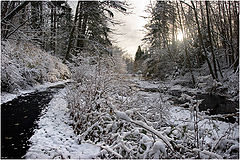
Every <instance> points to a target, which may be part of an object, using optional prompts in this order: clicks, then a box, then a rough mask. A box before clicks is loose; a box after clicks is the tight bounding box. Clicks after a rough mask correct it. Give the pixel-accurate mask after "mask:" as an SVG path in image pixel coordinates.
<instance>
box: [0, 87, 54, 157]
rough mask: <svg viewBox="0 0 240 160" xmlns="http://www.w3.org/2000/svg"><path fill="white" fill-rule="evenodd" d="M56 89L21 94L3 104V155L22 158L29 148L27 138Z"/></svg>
mask: <svg viewBox="0 0 240 160" xmlns="http://www.w3.org/2000/svg"><path fill="white" fill-rule="evenodd" d="M53 93H54V91H50V90H48V91H42V92H36V93H31V94H28V95H25V96H19V97H18V98H15V99H14V100H12V101H9V102H7V103H4V104H2V105H1V126H2V128H1V153H2V154H1V157H2V158H21V157H22V156H23V155H24V154H25V153H26V150H27V149H28V148H29V147H28V143H27V140H28V139H29V138H30V137H31V136H32V134H33V129H34V128H35V127H36V124H35V121H36V120H37V119H38V117H39V116H40V113H41V111H42V110H43V109H44V108H45V107H46V105H47V104H48V103H49V102H50V100H51V99H52V94H53Z"/></svg>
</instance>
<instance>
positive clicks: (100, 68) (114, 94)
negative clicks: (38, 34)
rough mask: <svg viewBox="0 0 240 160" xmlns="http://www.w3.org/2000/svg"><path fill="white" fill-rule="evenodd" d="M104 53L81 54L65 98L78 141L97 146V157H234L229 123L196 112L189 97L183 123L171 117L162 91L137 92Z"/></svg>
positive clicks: (73, 69) (196, 106) (236, 143)
mask: <svg viewBox="0 0 240 160" xmlns="http://www.w3.org/2000/svg"><path fill="white" fill-rule="evenodd" d="M110 59H111V58H109V57H108V56H105V57H104V56H96V55H95V56H90V55H89V54H88V53H82V54H81V57H79V59H78V61H77V63H76V65H75V66H72V71H73V77H74V79H75V81H76V83H75V84H72V85H71V86H69V87H68V93H67V99H68V107H69V108H70V114H71V116H72V119H73V124H72V126H73V129H74V131H75V133H76V134H77V135H78V139H79V143H81V142H88V143H93V144H95V145H98V146H99V147H100V148H101V149H102V150H101V152H100V153H99V155H98V158H140V159H147V158H149V159H153V158H178V159H179V158H229V157H232V158H237V155H236V153H237V152H236V150H237V148H238V144H239V143H238V142H237V141H238V140H237V136H236V135H234V133H235V130H234V131H233V129H231V128H234V127H235V126H236V125H237V124H229V129H228V130H225V131H224V132H223V129H222V128H221V127H222V126H224V127H226V125H225V124H224V125H221V124H219V122H218V121H215V120H213V119H212V117H211V116H208V115H207V114H205V113H202V112H199V111H198V105H199V104H200V102H198V101H195V100H193V97H191V96H186V95H185V96H184V95H183V96H182V97H181V98H186V99H189V100H190V102H191V103H189V110H188V112H186V113H184V115H178V116H183V117H185V118H184V119H183V120H182V121H181V122H179V123H177V122H174V119H173V120H170V119H171V117H170V114H169V110H170V107H171V106H170V104H169V102H167V101H166V100H167V98H166V97H164V93H156V94H154V93H151V95H148V93H146V92H141V91H139V90H137V89H136V88H134V87H133V86H134V85H135V84H132V81H130V80H129V79H128V77H124V76H122V75H120V74H117V70H118V69H115V70H114V69H113V68H114V67H113V64H114V63H111V62H112V61H111V60H110Z"/></svg>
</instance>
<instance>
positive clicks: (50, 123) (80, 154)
mask: <svg viewBox="0 0 240 160" xmlns="http://www.w3.org/2000/svg"><path fill="white" fill-rule="evenodd" d="M130 81H131V83H134V85H137V86H138V88H159V87H161V86H162V84H158V83H152V82H149V81H143V80H140V79H138V78H136V77H135V78H134V79H131V77H130ZM168 85H169V86H168ZM165 86H167V87H168V89H169V90H180V91H184V90H186V88H185V87H183V86H181V85H173V86H170V84H165ZM193 92H194V91H193ZM138 94H139V95H142V96H143V97H145V98H146V99H151V98H153V99H154V98H157V97H159V96H160V97H161V98H162V101H163V104H164V105H168V107H167V108H168V109H169V111H168V113H169V115H168V117H169V119H168V121H169V122H170V125H171V126H165V127H161V128H160V129H159V131H160V132H157V131H156V130H153V132H155V131H156V133H162V134H161V136H163V137H167V138H168V139H169V140H173V139H174V141H175V143H176V144H177V145H178V146H179V147H180V148H182V149H183V148H186V154H185V153H184V154H183V155H182V158H184V156H186V158H189V157H191V156H190V155H192V156H193V157H194V154H192V153H190V152H198V153H199V154H200V157H201V158H218V159H219V158H220V159H221V158H226V157H228V158H234V157H235V158H236V155H234V154H232V153H233V152H235V150H236V149H238V148H239V142H238V139H239V134H238V133H239V126H238V124H237V123H235V124H231V123H226V122H222V121H218V120H212V119H211V117H209V116H207V115H204V114H202V116H201V114H199V115H198V122H197V123H196V121H194V117H193V115H194V114H193V112H192V110H191V107H190V108H189V109H186V108H183V107H179V106H174V105H172V104H171V103H170V101H169V98H170V97H169V96H170V95H168V94H165V93H159V92H144V91H139V90H138ZM65 96H66V89H62V90H61V91H60V92H59V93H58V94H56V95H55V96H54V98H53V99H52V101H51V102H50V104H49V106H48V107H47V108H46V109H45V111H43V114H42V117H41V118H40V120H39V121H38V129H36V130H35V133H34V135H33V136H32V137H31V138H30V140H29V141H30V142H31V146H30V149H29V150H28V152H27V154H26V155H25V158H27V159H35V158H39V159H42V158H44V159H52V158H64V159H65V158H66V159H86V158H99V155H101V154H102V151H101V148H102V149H105V148H104V147H99V146H101V145H94V144H92V143H86V142H84V143H80V142H79V139H81V138H79V135H78V136H77V135H76V134H75V133H74V131H73V127H72V124H73V123H74V121H73V120H72V119H71V116H70V113H69V109H68V108H67V100H66V97H65ZM185 98H191V97H190V96H188V97H185ZM146 103H147V102H146ZM146 107H147V106H146ZM120 113H121V114H120ZM119 115H120V119H123V120H125V121H127V122H128V121H131V122H134V123H136V124H138V122H137V121H134V120H132V119H130V120H129V119H128V117H127V118H126V113H124V112H116V117H119ZM121 115H124V118H121V117H123V116H121ZM208 117H209V118H208ZM139 124H143V123H139ZM196 124H197V127H198V132H199V133H198V134H199V149H196V148H195V149H194V150H190V149H191V147H188V146H185V145H187V143H190V144H191V143H192V142H195V141H194V137H193V139H192V138H191V137H192V136H194V135H195V134H196V130H195V129H196ZM140 126H141V125H140ZM145 127H146V126H145ZM146 128H149V127H146ZM150 128H151V127H150ZM161 136H160V137H161ZM186 141H189V142H186ZM157 144H158V143H156V144H154V146H155V148H156V145H157ZM161 145H164V144H163V143H161ZM154 146H153V149H154ZM189 148H190V149H189ZM108 150H109V149H108ZM223 150H225V151H224V153H223V152H222V151H223ZM111 152H112V153H116V154H118V153H117V152H115V151H113V150H112V151H111ZM231 156H232V157H231ZM120 157H121V155H120Z"/></svg>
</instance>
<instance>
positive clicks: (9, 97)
mask: <svg viewBox="0 0 240 160" xmlns="http://www.w3.org/2000/svg"><path fill="white" fill-rule="evenodd" d="M71 81H72V80H70V79H68V80H64V81H59V82H54V83H51V82H46V83H44V84H41V85H36V86H34V87H32V88H31V89H28V90H19V91H18V93H7V92H2V93H1V104H3V103H6V102H8V101H11V100H13V99H15V98H17V97H18V96H21V95H24V94H27V93H32V92H35V91H43V90H46V89H47V88H49V87H53V86H57V85H61V84H65V83H68V82H71Z"/></svg>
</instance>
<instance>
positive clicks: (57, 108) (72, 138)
mask: <svg viewBox="0 0 240 160" xmlns="http://www.w3.org/2000/svg"><path fill="white" fill-rule="evenodd" d="M65 94H66V93H65V89H62V90H61V91H60V92H59V93H58V94H56V95H55V96H54V98H53V99H52V100H51V102H50V104H49V106H48V107H47V108H46V110H45V111H43V112H44V114H43V116H42V117H41V118H40V120H39V121H38V129H35V132H34V135H33V136H32V137H31V138H30V140H29V141H30V142H31V144H32V145H31V147H30V148H29V150H28V152H27V153H26V155H25V158H27V159H36V158H37V159H53V158H57V159H62V158H63V159H90V158H94V157H95V156H96V155H97V154H98V153H99V152H100V148H99V147H97V146H95V145H93V144H89V143H82V144H79V141H78V139H77V137H76V135H75V134H74V132H73V129H72V127H71V123H72V121H71V120H70V116H69V112H68V108H67V101H66V100H65V98H64V97H65Z"/></svg>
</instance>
